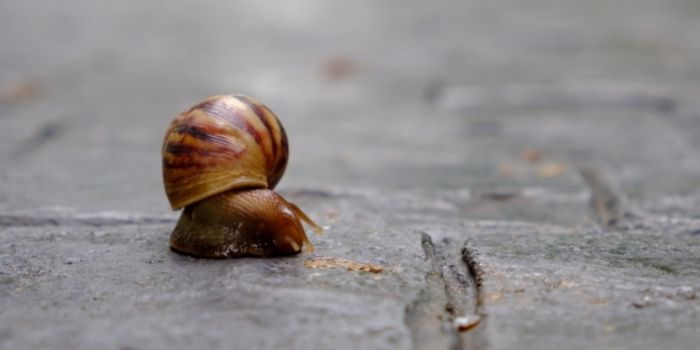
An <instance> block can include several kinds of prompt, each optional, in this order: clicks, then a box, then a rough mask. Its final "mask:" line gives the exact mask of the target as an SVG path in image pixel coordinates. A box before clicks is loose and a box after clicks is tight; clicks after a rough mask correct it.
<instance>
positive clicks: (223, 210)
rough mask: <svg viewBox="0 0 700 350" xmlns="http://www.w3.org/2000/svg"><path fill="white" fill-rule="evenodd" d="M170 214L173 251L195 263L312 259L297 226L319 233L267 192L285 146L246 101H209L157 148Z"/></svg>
mask: <svg viewBox="0 0 700 350" xmlns="http://www.w3.org/2000/svg"><path fill="white" fill-rule="evenodd" d="M162 155H163V182H164V185H165V193H166V195H167V196H168V200H169V201H170V205H171V207H172V208H173V210H178V209H182V208H184V210H183V211H182V214H181V215H180V219H179V220H178V222H177V225H176V226H175V229H174V230H173V232H172V234H171V236H170V247H171V249H172V250H174V251H176V252H178V253H182V254H186V255H192V256H197V257H207V258H225V257H240V256H262V257H265V256H276V255H291V254H296V253H299V252H300V251H301V249H302V247H303V248H304V249H305V250H306V251H308V252H311V251H313V245H312V244H311V242H310V241H309V239H308V237H306V233H305V232H304V228H303V226H302V224H301V221H303V222H305V223H306V224H308V225H309V226H311V227H312V228H313V230H314V231H315V232H316V233H317V234H318V233H321V232H322V229H321V228H320V227H319V226H318V225H316V224H315V223H314V222H313V221H312V220H311V219H309V217H308V216H306V214H304V212H303V211H301V209H299V207H297V206H296V205H294V204H293V203H291V202H289V201H287V200H285V199H284V198H283V197H282V196H280V195H279V194H277V193H276V192H274V191H272V189H273V188H274V187H275V185H277V183H278V182H279V181H280V179H281V178H282V174H283V173H284V170H285V168H286V166H287V159H288V156H289V146H288V142H287V135H286V133H285V131H284V128H283V127H282V124H280V122H279V120H278V119H277V117H276V116H275V114H274V113H272V111H271V110H270V109H268V108H267V107H266V106H265V105H263V104H262V103H260V102H258V101H256V100H254V99H252V98H250V97H246V96H241V95H225V96H214V97H210V98H208V99H206V100H204V101H202V102H200V103H198V104H197V105H195V106H194V107H192V108H190V109H189V110H187V111H185V112H183V113H180V115H178V116H177V117H176V118H175V120H173V122H172V123H171V124H170V127H169V128H168V131H167V132H166V134H165V140H164V141H163V148H162Z"/></svg>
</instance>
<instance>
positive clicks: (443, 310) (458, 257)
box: [405, 232, 484, 350]
mask: <svg viewBox="0 0 700 350" xmlns="http://www.w3.org/2000/svg"><path fill="white" fill-rule="evenodd" d="M421 245H422V247H423V251H424V253H425V257H426V259H427V260H428V261H429V263H430V266H431V269H430V271H429V272H428V273H427V274H426V276H425V287H424V288H423V289H422V290H421V291H420V292H419V293H418V296H417V298H416V300H414V301H413V302H412V303H411V304H409V305H408V306H407V307H406V311H405V323H406V325H407V326H408V328H409V330H410V331H411V340H412V343H413V348H414V349H416V350H422V349H480V348H483V347H484V341H483V336H482V333H483V332H482V331H480V330H481V329H483V327H484V326H483V322H480V321H481V319H482V316H481V315H480V310H479V308H480V302H479V291H478V287H477V286H478V279H477V278H475V276H480V275H481V273H479V272H477V270H478V269H479V266H478V264H476V260H475V255H474V254H471V253H465V251H468V250H469V247H468V244H467V243H464V244H463V245H462V248H461V249H460V248H459V246H458V245H457V244H456V243H455V242H454V241H452V240H449V239H443V240H442V241H441V242H439V244H435V243H433V241H432V238H431V237H430V235H428V234H427V233H425V232H421ZM475 272H476V273H475Z"/></svg>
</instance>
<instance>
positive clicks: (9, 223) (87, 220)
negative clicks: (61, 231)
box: [0, 215, 177, 227]
mask: <svg viewBox="0 0 700 350" xmlns="http://www.w3.org/2000/svg"><path fill="white" fill-rule="evenodd" d="M175 221H177V219H176V218H170V217H158V216H139V217H128V216H119V215H114V216H107V215H102V216H85V215H80V216H32V215H0V227H37V226H94V227H101V226H120V225H153V224H166V223H174V222H175Z"/></svg>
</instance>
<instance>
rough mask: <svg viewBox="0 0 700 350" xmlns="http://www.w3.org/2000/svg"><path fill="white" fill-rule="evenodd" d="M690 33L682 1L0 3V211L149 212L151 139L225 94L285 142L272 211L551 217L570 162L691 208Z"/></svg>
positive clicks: (694, 137) (155, 193)
mask: <svg viewBox="0 0 700 350" xmlns="http://www.w3.org/2000/svg"><path fill="white" fill-rule="evenodd" d="M699 15H700V2H698V1H695V0H669V1H652V0H619V1H608V0H589V1H572V0H556V1H554V0H551V1H547V0H498V1H477V0H468V1H457V0H454V1H450V0H442V1H413V0H401V1H382V2H377V1H331V0H321V1H314V0H291V1H275V2H268V1H212V0H209V1H197V2H189V1H143V0H139V1H131V0H125V1H118V2H116V1H115V2H95V1H81V0H71V1H60V2H46V1H27V0H21V1H20V0H16V1H12V0H5V1H2V2H0V47H1V48H2V49H1V50H0V129H1V130H2V131H3V136H2V141H0V184H1V185H0V210H4V211H21V210H25V209H29V208H33V209H37V208H39V209H41V208H46V209H47V210H55V209H56V208H61V210H69V211H70V210H75V211H85V210H94V211H100V210H115V211H134V212H158V213H161V212H162V213H166V212H168V211H169V208H168V205H167V201H166V200H165V196H164V194H163V190H162V182H161V169H160V166H161V159H160V146H161V142H162V137H163V134H164V132H165V129H166V127H167V125H168V123H169V122H170V120H171V119H172V118H174V116H175V115H177V113H179V112H180V111H181V110H183V109H185V108H186V107H188V106H190V105H192V104H194V103H195V102H197V101H199V100H201V99H203V98H206V97H207V96H210V95H217V94H226V93H242V94H246V95H250V96H252V97H255V98H257V99H259V100H261V101H262V102H264V103H265V104H266V105H268V106H269V107H270V108H271V109H272V110H273V111H275V112H276V114H277V115H278V116H279V118H280V119H281V120H282V122H283V123H284V125H285V127H286V129H287V132H288V134H289V137H290V143H291V160H290V164H289V167H288V170H287V174H286V176H285V177H284V179H283V181H282V182H281V185H280V187H281V189H282V190H283V191H293V190H296V189H305V188H306V189H309V188H310V189H319V188H321V189H323V188H346V189H389V190H392V189H406V190H412V191H456V192H458V191H464V190H469V191H472V192H471V193H475V191H479V190H481V189H483V190H484V191H487V190H488V191H491V190H493V189H497V190H501V189H505V190H504V191H506V192H508V191H510V190H511V189H518V190H519V191H521V190H522V189H528V190H529V191H531V192H537V193H539V194H540V195H542V194H543V193H544V194H545V195H546V194H547V193H549V198H553V202H554V203H556V201H557V198H564V199H563V201H565V200H566V198H569V197H572V198H576V199H579V198H583V197H582V196H584V197H585V193H586V191H585V190H584V185H582V182H581V179H580V176H579V174H578V171H577V164H580V163H582V162H584V163H593V164H595V165H596V166H598V167H600V168H602V169H606V171H607V174H608V175H609V176H610V177H611V178H613V179H614V181H613V182H614V183H616V184H618V185H619V187H620V189H621V191H622V193H623V194H625V195H626V196H627V197H629V198H632V199H633V200H636V201H638V202H640V203H643V202H644V201H647V200H649V199H651V198H658V196H660V195H661V194H663V195H664V196H671V197H672V196H674V195H688V194H695V195H697V193H698V188H700V175H698V174H700V171H699V170H700V160H699V157H698V154H697V150H698V149H700V141H699V140H700V138H699V137H698V136H700V116H699V113H700V112H698V111H699V109H698V107H699V106H700V103H699V102H698V98H697V96H700V94H699V93H700V70H698V69H697V68H698V67H700V21H698V16H699ZM557 196H558V197H557ZM519 215H520V216H522V215H524V214H522V213H519V212H518V213H513V214H512V216H511V217H516V218H518V217H519Z"/></svg>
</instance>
